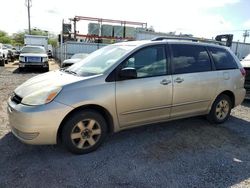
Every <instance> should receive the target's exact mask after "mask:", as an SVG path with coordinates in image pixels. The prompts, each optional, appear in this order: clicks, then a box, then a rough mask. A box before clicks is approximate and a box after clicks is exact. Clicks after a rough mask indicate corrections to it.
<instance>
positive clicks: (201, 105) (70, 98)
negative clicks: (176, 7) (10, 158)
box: [8, 39, 246, 154]
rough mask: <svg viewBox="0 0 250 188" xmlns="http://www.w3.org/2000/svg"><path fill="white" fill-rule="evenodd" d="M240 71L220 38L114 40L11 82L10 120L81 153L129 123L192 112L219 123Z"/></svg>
mask: <svg viewBox="0 0 250 188" xmlns="http://www.w3.org/2000/svg"><path fill="white" fill-rule="evenodd" d="M244 75H245V72H244V69H243V68H242V66H241V64H240V62H239V60H238V59H237V58H236V57H235V55H234V54H233V53H232V52H231V51H230V50H229V49H228V48H226V47H223V46H220V45H216V44H208V43H202V42H192V41H185V40H164V39H161V40H153V41H134V42H124V43H117V44H113V45H109V46H106V47H104V48H101V49H99V50H97V51H95V52H93V53H92V54H90V55H89V56H88V57H86V58H85V59H84V60H82V61H81V62H79V63H76V64H74V65H72V66H70V67H68V68H66V69H60V70H57V71H51V72H48V73H45V74H41V75H39V76H36V77H34V78H31V79H30V80H28V81H26V82H25V83H23V84H22V85H20V86H19V87H18V88H16V89H15V91H14V92H13V94H12V96H10V98H9V100H8V114H9V121H10V127H11V130H12V133H13V134H14V135H15V136H16V137H17V138H19V139H20V140H21V141H23V142H25V143H28V144H56V143H62V144H63V145H65V146H66V148H67V149H68V150H69V151H71V152H73V153H78V154H82V153H88V152H91V151H93V150H95V149H97V147H98V146H100V144H101V143H102V142H103V140H104V139H105V137H106V136H107V134H108V133H112V132H118V131H121V130H124V129H128V128H131V127H136V126H140V125H145V124H152V123H158V122H163V121H169V120H173V119H180V118H186V117H191V116H198V115H206V116H207V119H208V120H209V121H210V122H212V123H223V122H224V121H226V120H227V119H228V117H229V116H230V112H231V109H232V108H234V107H235V106H237V105H239V104H240V103H241V102H242V101H243V99H244V96H245V93H246V91H245V89H244Z"/></svg>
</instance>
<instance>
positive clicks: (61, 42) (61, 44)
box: [60, 19, 64, 67]
mask: <svg viewBox="0 0 250 188" xmlns="http://www.w3.org/2000/svg"><path fill="white" fill-rule="evenodd" d="M63 24H64V19H63V20H62V31H61V36H60V37H61V39H60V49H61V50H60V52H61V54H60V56H61V59H60V67H61V66H62V62H63Z"/></svg>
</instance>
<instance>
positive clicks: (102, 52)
mask: <svg viewBox="0 0 250 188" xmlns="http://www.w3.org/2000/svg"><path fill="white" fill-rule="evenodd" d="M134 47H135V46H133V45H128V46H124V45H109V46H106V47H103V48H101V49H99V50H97V51H95V52H93V53H91V54H90V55H89V56H88V57H86V58H85V59H83V60H82V61H80V62H79V63H76V64H74V65H72V66H70V67H69V68H67V69H66V70H65V71H66V72H73V73H75V74H76V75H79V76H94V75H98V74H103V73H104V72H105V71H106V70H108V69H109V68H110V67H111V66H112V65H114V63H116V62H117V61H118V60H119V59H120V58H122V57H123V56H124V55H125V54H126V53H128V52H129V51H131V50H132V49H134Z"/></svg>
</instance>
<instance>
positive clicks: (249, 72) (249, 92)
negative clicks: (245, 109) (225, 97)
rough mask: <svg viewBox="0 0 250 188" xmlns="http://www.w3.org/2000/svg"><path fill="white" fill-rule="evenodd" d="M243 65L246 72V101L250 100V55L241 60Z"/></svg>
mask: <svg viewBox="0 0 250 188" xmlns="http://www.w3.org/2000/svg"><path fill="white" fill-rule="evenodd" d="M241 64H242V66H243V67H244V69H245V71H246V77H245V86H244V87H245V89H246V97H245V98H246V99H250V54H248V55H247V56H246V57H245V58H244V59H242V60H241Z"/></svg>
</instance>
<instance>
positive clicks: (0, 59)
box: [0, 43, 8, 66]
mask: <svg viewBox="0 0 250 188" xmlns="http://www.w3.org/2000/svg"><path fill="white" fill-rule="evenodd" d="M7 58H8V49H7V48H6V47H5V46H4V45H3V44H2V43H0V66H4V64H7V63H8V59H7Z"/></svg>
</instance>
